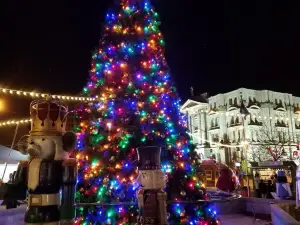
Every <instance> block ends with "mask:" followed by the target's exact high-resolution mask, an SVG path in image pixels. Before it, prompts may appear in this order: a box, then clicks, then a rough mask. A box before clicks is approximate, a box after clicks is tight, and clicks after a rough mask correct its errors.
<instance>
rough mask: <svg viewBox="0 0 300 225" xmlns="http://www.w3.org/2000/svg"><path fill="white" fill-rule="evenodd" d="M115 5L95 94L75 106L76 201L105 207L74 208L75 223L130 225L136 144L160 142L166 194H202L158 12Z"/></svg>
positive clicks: (97, 60) (191, 220)
mask: <svg viewBox="0 0 300 225" xmlns="http://www.w3.org/2000/svg"><path fill="white" fill-rule="evenodd" d="M119 5H120V6H121V9H120V10H119V12H118V13H114V12H109V13H107V15H106V25H105V28H104V32H103V37H102V39H101V40H100V43H99V48H98V49H97V50H96V51H95V53H94V54H93V56H92V65H91V67H92V69H91V71H90V79H89V82H88V84H87V87H85V88H84V94H85V95H86V96H91V97H96V98H97V99H100V100H99V101H97V102H93V103H90V104H88V105H82V106H81V107H80V109H78V110H77V118H78V120H79V121H80V125H79V126H78V127H76V133H77V136H78V143H77V149H78V151H77V152H76V158H77V160H78V166H79V178H78V184H77V193H76V200H77V202H80V203H102V204H103V205H102V206H101V207H100V206H98V207H92V206H83V207H81V208H79V209H78V214H77V215H78V217H77V219H76V223H75V224H86V225H87V224H123V225H124V224H134V221H135V218H136V214H137V206H136V204H135V203H136V190H137V188H138V184H137V183H136V177H137V166H136V161H137V155H136V147H139V146H153V145H155V146H160V147H161V148H162V152H163V153H162V165H163V166H162V169H163V171H164V172H165V173H166V174H167V175H168V187H167V190H166V191H167V193H168V199H169V200H173V201H183V200H185V201H186V200H197V199H203V197H204V195H205V193H204V190H203V188H201V182H200V180H199V176H200V174H199V168H200V167H199V158H198V155H197V153H196V152H195V151H194V148H193V145H192V143H191V141H190V139H189V136H188V135H187V133H186V129H187V123H186V119H185V117H184V115H182V114H181V113H180V110H179V106H180V101H179V98H178V95H177V91H176V88H175V86H174V84H173V82H172V79H171V75H170V71H169V68H168V65H167V62H166V59H165V56H164V47H165V42H164V40H163V36H162V34H161V32H160V31H159V25H160V22H159V18H158V14H157V13H156V12H155V11H154V9H153V7H152V6H151V4H150V2H149V1H147V0H121V1H120V4H119ZM118 202H119V203H120V204H119V205H118V206H116V203H118ZM125 203H126V204H125ZM168 207H169V208H168V210H169V213H170V216H169V221H170V224H205V223H207V224H217V220H216V218H215V213H214V212H213V211H212V210H211V209H209V208H208V207H206V206H203V205H202V206H196V205H192V206H191V205H187V206H186V205H181V204H179V203H174V204H170V205H169V206H168ZM200 221H202V222H201V223H200Z"/></svg>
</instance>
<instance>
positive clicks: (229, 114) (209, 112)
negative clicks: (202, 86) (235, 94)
mask: <svg viewBox="0 0 300 225" xmlns="http://www.w3.org/2000/svg"><path fill="white" fill-rule="evenodd" d="M199 112H200V113H201V114H207V115H208V116H214V115H218V114H219V115H224V114H225V115H226V116H240V117H242V116H244V115H242V114H240V113H233V112H218V111H209V110H201V111H198V113H199ZM250 114H251V113H250ZM251 118H253V119H255V118H258V119H264V120H267V119H270V120H273V119H275V120H277V119H280V120H290V118H289V117H283V116H260V115H251ZM295 119H296V120H297V121H300V115H298V114H296V115H295V116H294V117H293V118H292V120H295Z"/></svg>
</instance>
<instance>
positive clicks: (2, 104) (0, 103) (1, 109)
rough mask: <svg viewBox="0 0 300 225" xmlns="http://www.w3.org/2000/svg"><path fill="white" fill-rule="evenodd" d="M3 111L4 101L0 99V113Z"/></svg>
mask: <svg viewBox="0 0 300 225" xmlns="http://www.w3.org/2000/svg"><path fill="white" fill-rule="evenodd" d="M4 110H5V102H4V100H2V99H0V112H3V111H4Z"/></svg>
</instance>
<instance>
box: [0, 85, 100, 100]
mask: <svg viewBox="0 0 300 225" xmlns="http://www.w3.org/2000/svg"><path fill="white" fill-rule="evenodd" d="M0 94H8V95H17V96H25V97H30V98H52V99H60V100H64V101H66V100H68V101H79V102H86V101H87V102H93V101H101V98H98V96H95V97H93V98H89V97H83V96H71V95H55V94H46V93H40V92H35V91H31V92H30V91H22V90H15V89H9V88H0Z"/></svg>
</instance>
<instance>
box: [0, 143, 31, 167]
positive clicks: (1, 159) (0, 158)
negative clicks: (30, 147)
mask: <svg viewBox="0 0 300 225" xmlns="http://www.w3.org/2000/svg"><path fill="white" fill-rule="evenodd" d="M10 150H11V148H8V147H5V146H3V145H0V164H4V163H6V161H7V159H8V156H9V152H10ZM27 159H28V156H27V155H23V154H21V153H20V152H18V151H16V150H14V149H13V150H12V151H11V153H10V157H9V160H8V162H7V163H8V164H17V163H19V161H21V160H27Z"/></svg>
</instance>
